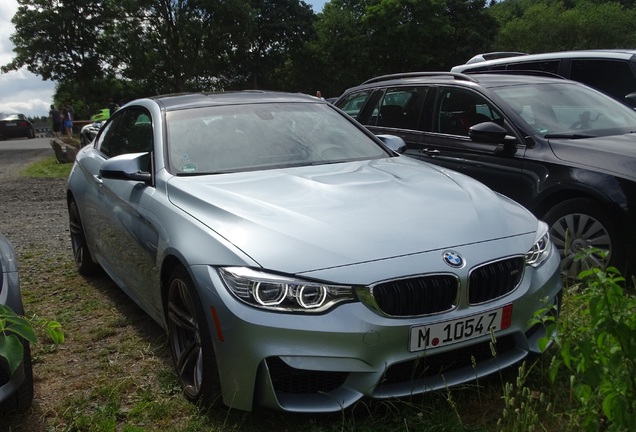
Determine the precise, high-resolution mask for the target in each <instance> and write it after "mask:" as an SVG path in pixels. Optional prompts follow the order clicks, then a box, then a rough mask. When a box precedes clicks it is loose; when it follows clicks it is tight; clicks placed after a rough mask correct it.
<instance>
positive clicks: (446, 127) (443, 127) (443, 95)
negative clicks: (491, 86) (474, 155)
mask: <svg viewBox="0 0 636 432" xmlns="http://www.w3.org/2000/svg"><path fill="white" fill-rule="evenodd" d="M437 105H438V110H437V118H436V120H437V121H436V127H437V132H440V133H444V134H449V135H463V136H468V130H469V129H470V127H471V126H474V125H476V124H478V123H483V122H488V121H493V122H496V123H499V124H502V123H503V118H502V117H501V115H499V113H498V112H497V111H495V109H494V107H493V106H492V105H491V104H489V103H488V101H486V99H484V98H483V97H482V96H480V95H478V94H475V93H473V92H470V91H466V90H463V89H455V88H448V89H441V90H440V96H439V99H438V103H437Z"/></svg>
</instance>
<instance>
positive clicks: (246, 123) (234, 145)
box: [166, 103, 390, 175]
mask: <svg viewBox="0 0 636 432" xmlns="http://www.w3.org/2000/svg"><path fill="white" fill-rule="evenodd" d="M166 120H167V122H166V124H167V138H168V139H167V145H168V157H169V159H170V167H171V171H172V172H173V173H176V174H183V175H186V174H187V175H196V174H209V173H221V172H235V171H247V170H255V169H271V168H281V167H291V166H303V165H316V164H327V163H336V162H345V161H353V160H364V159H377V158H384V157H388V156H390V154H389V153H387V152H386V151H385V150H384V149H383V148H382V147H381V146H380V145H378V144H377V143H376V142H375V141H373V140H372V139H371V138H369V137H368V136H367V135H366V134H365V133H364V132H362V131H361V130H360V129H358V128H357V127H356V126H355V125H354V124H352V123H351V122H350V121H348V120H347V119H345V118H344V117H343V116H342V115H341V114H339V113H338V112H337V111H335V110H334V109H333V108H331V107H330V106H328V105H325V104H318V103H253V104H245V105H225V106H215V107H204V108H193V109H188V110H180V111H172V112H168V113H167V115H166Z"/></svg>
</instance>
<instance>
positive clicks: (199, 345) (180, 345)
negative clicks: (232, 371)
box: [166, 267, 219, 402]
mask: <svg viewBox="0 0 636 432" xmlns="http://www.w3.org/2000/svg"><path fill="white" fill-rule="evenodd" d="M166 313H167V321H168V337H169V341H170V349H171V351H172V358H173V360H174V364H175V367H176V369H177V374H178V375H179V380H180V381H181V385H182V387H183V390H184V393H185V396H186V398H187V399H188V400H190V401H192V402H197V401H203V402H209V401H210V397H211V395H213V394H214V393H215V392H217V391H218V389H219V378H218V372H217V367H216V358H215V356H214V347H213V346H212V341H211V339H210V338H211V334H210V331H209V328H208V324H207V321H206V320H205V317H204V315H203V310H202V307H201V302H200V300H199V297H198V295H197V294H196V292H195V290H194V284H193V282H192V280H191V279H190V276H189V275H188V272H187V271H186V270H185V269H184V268H183V267H177V268H176V269H175V270H174V271H173V272H172V275H171V276H170V282H169V286H168V299H167V311H166Z"/></svg>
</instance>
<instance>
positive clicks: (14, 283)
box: [0, 234, 33, 413]
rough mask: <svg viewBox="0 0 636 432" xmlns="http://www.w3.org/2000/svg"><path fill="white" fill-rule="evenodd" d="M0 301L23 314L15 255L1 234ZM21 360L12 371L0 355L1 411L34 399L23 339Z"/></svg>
mask: <svg viewBox="0 0 636 432" xmlns="http://www.w3.org/2000/svg"><path fill="white" fill-rule="evenodd" d="M0 305H3V306H8V307H9V308H10V309H11V310H12V311H13V312H15V313H16V314H18V315H22V314H24V310H23V308H22V298H21V295H20V279H19V276H18V265H17V260H16V255H15V252H14V250H13V247H12V246H11V243H9V240H7V238H6V237H4V236H3V235H2V234H0ZM22 344H23V347H24V357H23V359H22V363H21V364H20V366H18V368H17V369H16V370H15V371H14V372H13V373H12V374H11V373H10V372H9V371H10V369H9V364H8V362H7V360H6V359H5V358H4V357H1V356H0V413H8V412H13V411H17V410H24V409H25V408H27V407H29V405H31V401H32V400H33V371H32V369H31V351H30V347H29V343H28V342H27V341H24V340H23V341H22Z"/></svg>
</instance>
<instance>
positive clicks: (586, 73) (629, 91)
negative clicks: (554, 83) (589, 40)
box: [451, 49, 636, 107]
mask: <svg viewBox="0 0 636 432" xmlns="http://www.w3.org/2000/svg"><path fill="white" fill-rule="evenodd" d="M490 54H492V53H490ZM481 57H484V58H488V57H489V54H488V53H487V54H483V55H481ZM475 58H479V56H475V57H473V58H472V59H471V60H472V62H471V60H469V61H468V62H467V63H466V64H463V65H458V66H455V67H453V68H452V69H451V71H452V72H461V73H472V72H483V71H500V70H537V71H544V72H550V73H553V74H556V75H560V76H562V77H564V78H568V79H571V80H573V81H579V82H582V83H583V84H587V85H589V86H590V87H594V88H595V89H597V90H600V91H602V92H604V93H606V94H608V95H610V96H613V97H615V98H616V99H618V100H620V101H621V102H624V103H627V104H629V105H631V106H633V107H636V50H618V49H616V50H580V51H562V52H552V53H542V54H528V55H523V54H521V53H513V55H511V56H507V57H504V58H497V59H488V61H481V62H479V61H475V60H474V59H475Z"/></svg>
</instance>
